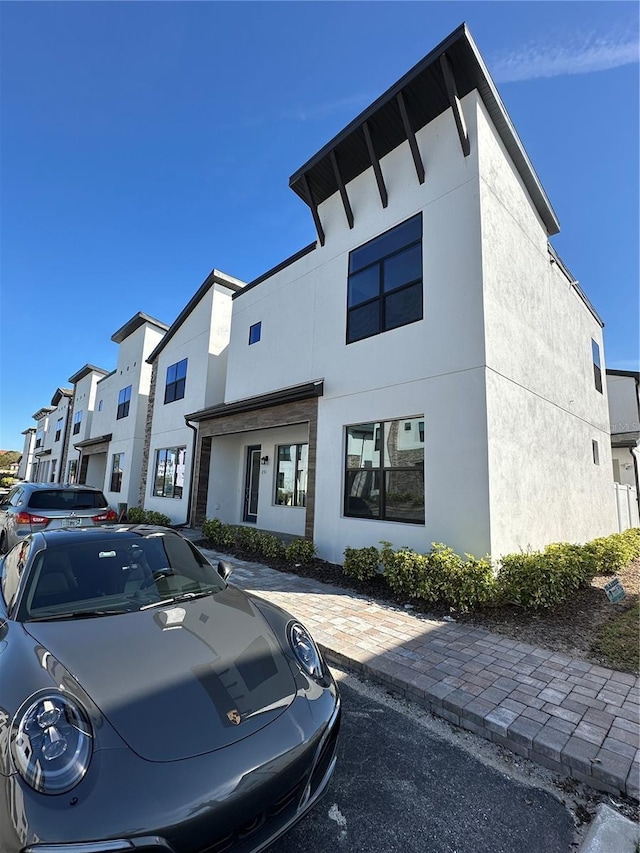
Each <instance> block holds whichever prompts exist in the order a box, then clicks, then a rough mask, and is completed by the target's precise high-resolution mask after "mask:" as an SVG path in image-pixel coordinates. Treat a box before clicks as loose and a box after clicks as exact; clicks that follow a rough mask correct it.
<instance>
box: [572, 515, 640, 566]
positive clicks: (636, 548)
mask: <svg viewBox="0 0 640 853" xmlns="http://www.w3.org/2000/svg"><path fill="white" fill-rule="evenodd" d="M583 549H584V551H585V552H586V555H587V557H588V559H589V561H590V564H591V573H592V575H614V574H615V573H616V572H619V571H620V570H621V569H624V568H625V566H628V565H629V563H630V562H631V561H632V560H633V559H635V558H636V557H640V529H639V528H637V527H636V528H630V529H629V530H625V531H624V532H623V533H613V534H612V535H611V536H601V537H599V538H598V539H592V540H591V542H587V544H586V545H583Z"/></svg>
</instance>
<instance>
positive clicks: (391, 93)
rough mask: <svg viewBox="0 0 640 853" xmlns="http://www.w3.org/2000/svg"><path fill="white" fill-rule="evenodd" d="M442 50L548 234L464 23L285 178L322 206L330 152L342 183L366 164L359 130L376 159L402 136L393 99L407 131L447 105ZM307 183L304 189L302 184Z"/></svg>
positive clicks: (533, 182) (546, 212)
mask: <svg viewBox="0 0 640 853" xmlns="http://www.w3.org/2000/svg"><path fill="white" fill-rule="evenodd" d="M444 54H446V55H447V58H448V63H449V65H450V67H451V74H452V81H450V83H451V82H452V83H453V84H454V86H455V91H456V92H457V96H458V98H460V99H462V98H464V97H465V96H466V95H467V94H469V92H471V91H473V90H474V89H477V91H478V93H479V95H480V98H481V99H482V101H483V103H484V105H485V107H486V109H487V111H488V113H489V115H490V117H491V120H492V122H493V124H494V126H495V128H496V131H497V133H498V135H499V136H500V139H501V140H502V142H503V144H504V146H505V147H506V149H507V151H508V152H509V156H510V157H511V159H512V161H513V163H514V164H515V166H516V169H517V170H518V172H519V174H520V176H521V178H522V180H523V182H524V184H525V186H526V188H527V191H528V193H529V196H530V198H531V200H532V202H533V204H534V206H535V208H536V210H537V211H538V215H539V216H540V218H541V220H542V221H543V223H544V225H545V227H546V229H547V233H548V234H549V235H552V234H557V233H558V231H559V230H560V226H559V223H558V219H557V217H556V215H555V212H554V210H553V208H552V207H551V203H550V202H549V199H548V198H547V195H546V193H545V191H544V189H543V187H542V184H541V183H540V180H539V178H538V176H537V175H536V173H535V170H534V168H533V166H532V164H531V161H530V160H529V157H528V155H527V153H526V151H525V149H524V146H523V145H522V142H521V141H520V138H519V137H518V134H517V133H516V130H515V128H514V126H513V123H512V122H511V119H510V118H509V115H508V113H507V110H506V108H505V106H504V104H503V103H502V99H501V98H500V95H499V94H498V90H497V89H496V86H495V83H494V82H493V80H492V79H491V75H490V74H489V72H488V70H487V67H486V65H485V64H484V60H483V59H482V57H481V55H480V52H479V50H478V48H477V46H476V44H475V42H474V40H473V38H472V36H471V33H470V31H469V29H468V27H467V25H466V24H461V25H460V26H459V27H458V28H457V29H456V30H454V32H453V33H451V35H449V36H448V37H447V38H446V39H444V41H442V42H441V43H440V44H439V45H438V46H437V47H436V48H434V49H433V50H432V51H431V52H430V53H428V54H427V56H425V57H424V59H422V60H421V61H420V62H418V63H417V65H415V66H414V67H413V68H412V69H411V70H410V71H408V72H407V74H405V75H404V77H402V78H401V79H400V80H398V82H397V83H395V84H394V85H393V86H391V88H389V89H387V91H386V92H385V93H384V94H383V95H381V96H380V97H379V98H378V99H377V100H376V101H374V102H373V104H371V105H370V106H369V107H367V109H366V110H364V111H363V112H362V113H360V115H359V116H357V117H356V118H355V119H354V120H353V121H352V122H351V123H350V124H348V125H347V127H345V128H344V130H342V131H341V132H340V133H339V134H337V136H335V137H334V138H333V139H332V140H331V141H330V142H328V143H327V144H326V145H325V146H324V147H323V148H321V149H320V151H318V153H317V154H315V155H314V156H313V157H311V159H310V160H308V161H307V162H306V163H305V164H304V165H303V166H301V168H300V169H298V170H297V172H295V173H294V174H293V175H292V176H291V178H290V179H289V186H290V187H291V189H292V190H293V191H294V192H295V193H297V195H299V196H300V198H301V199H302V200H303V201H304V202H305V203H306V204H308V205H309V206H310V207H312V210H313V206H314V205H315V206H316V207H317V205H319V204H322V202H323V201H326V199H328V198H329V197H330V196H332V195H333V194H334V193H335V192H337V190H338V186H337V185H336V181H335V176H334V174H333V170H332V168H331V160H330V155H331V152H332V151H335V152H336V154H337V156H338V160H339V162H340V171H341V175H342V178H343V180H344V182H345V184H348V183H349V181H352V180H353V179H354V178H355V177H357V176H358V175H361V174H362V173H363V172H365V171H366V170H367V169H368V168H369V167H370V166H371V159H370V157H369V154H368V151H367V146H366V142H365V139H364V134H363V125H364V123H365V122H367V123H368V125H369V131H370V134H371V137H372V142H373V146H374V149H375V152H376V156H377V157H378V158H379V159H381V158H382V157H384V156H385V155H386V154H388V153H389V152H390V151H393V150H394V149H395V148H397V147H398V146H399V145H401V144H402V143H403V142H404V141H406V139H407V134H406V133H405V128H404V125H403V121H402V116H401V114H400V106H399V98H398V96H401V98H400V100H402V101H404V103H405V105H406V108H407V115H408V119H409V125H410V128H411V130H412V133H413V134H415V132H416V131H418V130H420V129H421V128H423V127H425V125H427V124H428V123H429V122H431V121H433V119H434V118H436V117H437V116H439V115H441V114H442V113H443V112H445V111H446V110H448V109H449V108H450V106H451V103H450V98H449V94H448V90H447V82H446V80H445V78H444V72H443V70H442V66H441V63H440V57H441V56H442V55H444ZM305 181H306V182H308V185H309V189H310V192H308V191H307V189H306V188H305Z"/></svg>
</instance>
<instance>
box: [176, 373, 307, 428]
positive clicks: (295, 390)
mask: <svg viewBox="0 0 640 853" xmlns="http://www.w3.org/2000/svg"><path fill="white" fill-rule="evenodd" d="M323 393H324V380H323V379H317V380H315V381H314V382H305V383H304V384H303V385H292V386H291V387H290V388H282V389H280V390H279V391H272V392H271V393H269V394H261V395H259V396H257V397H246V398H245V399H244V400H236V401H235V402H233V403H221V404H220V405H218V406H211V408H209V409H202V410H201V411H199V412H193V413H192V414H190V415H185V416H184V419H185V421H186V422H187V423H189V421H192V422H193V423H199V422H200V421H211V420H215V419H216V418H224V417H227V415H238V414H240V413H242V412H253V411H255V410H256V409H267V408H269V407H270V406H283V405H285V404H286V403H295V402H298V401H299V400H309V399H310V398H312V397H322V395H323Z"/></svg>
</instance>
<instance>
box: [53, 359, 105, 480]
mask: <svg viewBox="0 0 640 853" xmlns="http://www.w3.org/2000/svg"><path fill="white" fill-rule="evenodd" d="M107 373H108V371H106V370H103V369H102V368H101V367H95V366H94V365H92V364H85V365H84V366H83V367H81V368H80V370H78V371H76V373H74V374H73V376H70V377H69V382H71V384H72V386H73V403H72V407H71V415H70V422H69V425H70V430H69V440H68V441H67V445H66V453H65V456H64V458H63V460H62V464H61V468H60V471H61V477H60V479H61V480H62V479H64V482H66V483H77V482H78V478H79V471H80V458H81V451H80V449H79V448H78V447H77V446H76V445H77V444H78V443H80V442H82V441H84V440H85V439H87V438H89V436H90V435H91V420H92V416H93V410H94V407H95V405H96V394H97V388H98V382H99V380H100V379H102V378H104V377H105V376H106V375H107ZM62 472H64V475H62Z"/></svg>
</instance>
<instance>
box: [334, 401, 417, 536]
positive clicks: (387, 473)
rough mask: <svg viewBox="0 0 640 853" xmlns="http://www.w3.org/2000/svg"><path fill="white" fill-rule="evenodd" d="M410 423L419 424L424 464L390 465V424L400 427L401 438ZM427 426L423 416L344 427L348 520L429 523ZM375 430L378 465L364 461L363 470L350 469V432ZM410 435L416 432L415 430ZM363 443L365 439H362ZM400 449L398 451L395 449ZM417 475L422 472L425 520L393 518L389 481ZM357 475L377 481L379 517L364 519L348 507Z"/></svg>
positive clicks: (374, 437)
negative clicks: (403, 475) (406, 424)
mask: <svg viewBox="0 0 640 853" xmlns="http://www.w3.org/2000/svg"><path fill="white" fill-rule="evenodd" d="M407 421H412V422H414V423H415V424H416V427H417V432H418V438H419V441H418V444H419V445H421V447H422V464H421V465H419V466H418V465H416V464H414V465H408V464H406V465H394V464H391V462H390V461H388V460H387V454H388V447H387V434H388V433H387V430H388V429H389V426H390V425H391V424H394V423H397V424H398V430H397V431H398V435H403V434H404V432H405V429H404V428H403V424H404V423H406V422H407ZM424 423H425V417H424V415H412V416H410V417H400V418H390V419H387V420H380V421H369V422H366V423H356V424H348V425H347V426H345V427H344V461H343V465H344V469H343V470H344V484H343V507H342V511H343V515H344V517H345V518H359V519H364V520H371V521H384V522H392V523H395V524H413V525H423V526H424V524H425V521H426V491H425V467H424V463H425V442H424ZM369 427H372V430H371V436H372V442H373V452H374V453H377V454H378V462H377V464H374V462H373V461H369V460H366V462H365V460H364V459H361V463H362V464H361V465H360V466H350V465H349V431H350V430H357V429H358V428H369ZM411 432H412V433H413V432H414V430H413V428H412V430H411ZM363 440H364V439H363ZM396 449H397V448H396ZM417 471H419V472H420V475H421V479H422V517H421V518H407V517H404V518H401V517H398V516H397V515H394V513H393V508H389V507H388V502H387V492H389V493H391V492H392V491H393V489H392V488H388V487H387V483H388V482H389V481H390V479H391V477H392V476H393V475H394V474H395V475H397V474H398V473H405V474H406V473H411V474H415V473H416V472H417ZM357 473H366V474H368V475H372V476H373V478H374V481H376V480H377V492H378V499H377V511H378V514H377V515H365V514H363V513H356V512H353V511H350V509H349V503H350V500H351V499H352V498H353V497H354V495H352V494H350V493H349V485H350V482H351V481H352V479H351V477H352V475H354V474H357Z"/></svg>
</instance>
